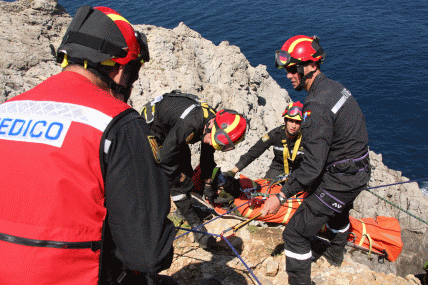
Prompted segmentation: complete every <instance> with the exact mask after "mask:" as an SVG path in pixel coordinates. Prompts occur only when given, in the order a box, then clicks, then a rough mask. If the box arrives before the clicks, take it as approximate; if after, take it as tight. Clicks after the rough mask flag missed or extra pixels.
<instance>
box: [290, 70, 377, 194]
mask: <svg viewBox="0 0 428 285" xmlns="http://www.w3.org/2000/svg"><path fill="white" fill-rule="evenodd" d="M303 119H304V120H303V122H302V126H301V131H302V136H303V140H302V143H303V148H304V149H305V156H304V158H303V161H302V163H301V164H300V167H299V168H298V169H297V170H296V171H294V172H293V173H292V175H291V176H290V179H289V182H288V183H287V184H286V185H289V191H290V192H291V193H296V192H297V191H300V190H302V186H303V188H305V187H304V186H308V187H309V186H312V189H313V188H315V187H318V186H320V187H322V188H325V189H330V190H334V191H345V192H346V191H349V190H351V189H355V188H357V187H360V186H363V185H365V184H366V183H367V182H368V181H369V179H370V169H369V167H368V168H367V170H366V171H360V172H358V173H356V174H343V173H336V174H330V173H328V172H326V166H328V165H330V164H332V163H334V162H338V161H342V160H345V159H356V158H360V157H362V156H363V155H365V154H366V153H367V152H368V146H367V143H368V136H367V130H366V122H365V119H364V116H363V114H362V112H361V109H360V107H359V106H358V103H357V101H356V100H355V98H354V97H353V96H352V95H351V93H350V92H349V91H348V90H347V89H346V88H344V87H343V86H342V84H340V83H338V82H336V81H333V80H331V79H328V78H327V77H326V76H325V75H324V74H323V73H320V74H318V76H317V77H316V78H315V80H314V82H313V84H312V86H311V88H310V90H309V92H308V96H307V97H306V99H305V104H304V106H303ZM294 179H295V180H297V181H298V182H299V183H294ZM299 184H300V185H299ZM285 188H286V187H285ZM285 188H283V191H284V190H285ZM306 189H307V188H306Z"/></svg>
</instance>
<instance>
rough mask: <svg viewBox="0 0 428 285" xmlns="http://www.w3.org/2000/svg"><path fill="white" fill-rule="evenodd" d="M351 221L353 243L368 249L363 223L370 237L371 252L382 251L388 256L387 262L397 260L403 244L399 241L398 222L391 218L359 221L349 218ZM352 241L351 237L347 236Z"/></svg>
mask: <svg viewBox="0 0 428 285" xmlns="http://www.w3.org/2000/svg"><path fill="white" fill-rule="evenodd" d="M349 219H350V221H351V229H350V231H351V232H352V233H353V234H354V235H355V237H356V239H355V241H353V242H354V243H355V244H357V245H359V244H360V242H361V240H362V244H361V246H363V247H365V248H367V249H369V248H370V241H369V238H368V237H364V236H363V234H364V230H363V223H364V225H365V233H366V234H368V235H370V238H371V240H372V244H371V248H372V250H373V251H377V252H380V253H382V252H383V251H384V250H385V251H386V253H387V254H388V257H387V260H389V261H391V262H392V261H394V260H396V259H397V258H398V256H399V255H400V253H401V250H402V249H403V242H402V240H401V228H400V224H399V223H398V220H397V219H396V218H393V217H383V216H379V217H376V220H375V219H373V218H364V219H361V220H358V219H355V218H353V217H349ZM349 237H350V238H351V241H352V235H350V236H349Z"/></svg>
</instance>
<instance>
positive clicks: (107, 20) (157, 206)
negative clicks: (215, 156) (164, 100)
mask: <svg viewBox="0 0 428 285" xmlns="http://www.w3.org/2000/svg"><path fill="white" fill-rule="evenodd" d="M57 56H58V61H59V62H61V63H62V67H63V68H64V70H63V72H61V73H59V74H57V75H55V76H52V77H51V78H49V79H47V80H46V81H45V82H43V83H41V84H39V85H38V86H36V87H35V88H33V89H31V90H29V91H27V92H25V93H23V94H21V95H18V96H16V97H14V98H12V99H10V100H8V101H6V102H5V103H3V104H1V105H0V112H1V116H0V157H1V161H2V163H1V164H0V173H1V174H0V175H1V176H0V177H1V181H2V187H1V189H0V196H1V199H0V268H1V270H0V284H20V285H23V284H31V285H34V284H176V283H175V282H174V281H173V280H172V278H170V277H168V276H161V275H158V272H160V271H162V270H165V269H167V268H169V267H170V265H171V262H172V258H173V240H174V235H175V231H174V225H173V224H172V222H171V221H170V220H169V219H168V218H167V215H168V213H169V211H170V198H169V187H168V184H167V179H166V176H165V175H164V172H163V170H162V168H161V167H160V165H159V164H158V163H157V161H156V159H155V154H156V153H157V152H158V150H157V146H156V144H155V143H153V142H154V141H153V138H152V137H151V136H150V130H149V128H148V127H147V125H146V123H145V121H144V119H143V118H142V117H141V116H140V115H139V114H138V112H136V111H135V110H134V109H132V108H131V107H130V106H129V105H127V104H126V102H127V100H128V98H129V95H130V93H131V89H132V85H133V83H134V82H135V81H136V80H137V79H138V74H139V70H140V68H141V66H142V65H143V64H144V62H147V61H148V60H149V50H148V46H147V39H146V37H145V36H144V35H143V34H141V33H139V32H137V31H135V30H134V29H133V27H132V26H131V25H130V24H129V22H128V21H127V20H126V19H125V18H123V17H122V16H121V15H119V14H118V13H117V12H116V11H114V10H112V9H110V8H107V7H96V8H92V7H90V6H82V7H80V8H79V9H78V10H77V13H76V15H75V16H74V18H73V20H72V21H71V24H70V26H69V27H68V29H67V31H66V34H65V36H64V38H63V41H62V43H61V45H60V47H59V48H58V55H57Z"/></svg>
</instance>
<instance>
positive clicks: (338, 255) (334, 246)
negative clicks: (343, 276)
mask: <svg viewBox="0 0 428 285" xmlns="http://www.w3.org/2000/svg"><path fill="white" fill-rule="evenodd" d="M348 235H349V232H348V231H347V232H344V233H333V234H332V235H331V237H332V239H331V240H330V246H329V247H327V249H326V250H325V251H324V252H323V253H322V255H323V256H324V257H325V258H326V259H327V261H328V263H330V265H333V266H336V267H340V266H341V265H342V262H343V255H344V254H345V245H346V244H347V243H348Z"/></svg>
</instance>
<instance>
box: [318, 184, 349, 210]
mask: <svg viewBox="0 0 428 285" xmlns="http://www.w3.org/2000/svg"><path fill="white" fill-rule="evenodd" d="M314 195H315V196H316V197H317V198H318V199H320V201H321V202H322V203H323V204H324V205H326V206H327V207H328V208H330V209H331V210H333V211H335V212H336V213H342V211H343V209H345V206H346V204H345V203H344V202H342V201H340V200H339V199H337V198H336V197H334V196H333V195H331V194H330V193H328V192H327V191H326V190H325V189H323V188H321V187H319V188H318V189H317V190H315V193H314Z"/></svg>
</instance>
